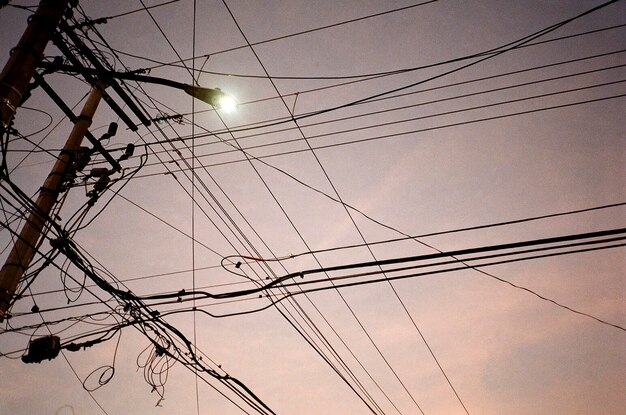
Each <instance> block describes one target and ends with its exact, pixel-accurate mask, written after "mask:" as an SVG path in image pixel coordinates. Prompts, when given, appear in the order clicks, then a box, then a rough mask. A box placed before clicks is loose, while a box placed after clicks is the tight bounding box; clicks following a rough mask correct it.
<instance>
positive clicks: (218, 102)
mask: <svg viewBox="0 0 626 415" xmlns="http://www.w3.org/2000/svg"><path fill="white" fill-rule="evenodd" d="M184 89H185V92H186V93H187V94H189V95H191V96H192V97H194V98H197V99H199V100H200V101H203V102H206V103H207V104H209V105H211V106H212V107H214V108H217V109H221V110H224V111H227V112H230V111H234V110H235V109H237V101H236V100H235V98H233V97H232V96H230V95H228V94H226V93H224V92H222V90H221V89H219V88H203V87H201V86H195V85H185V86H184Z"/></svg>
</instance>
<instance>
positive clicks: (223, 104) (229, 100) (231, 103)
mask: <svg viewBox="0 0 626 415" xmlns="http://www.w3.org/2000/svg"><path fill="white" fill-rule="evenodd" d="M217 108H219V109H221V110H223V111H225V112H232V111H235V110H236V109H237V100H236V99H235V98H233V97H231V96H230V95H226V94H224V95H222V96H221V97H220V98H219V99H218V107H217Z"/></svg>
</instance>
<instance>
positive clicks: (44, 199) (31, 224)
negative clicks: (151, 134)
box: [0, 83, 104, 319]
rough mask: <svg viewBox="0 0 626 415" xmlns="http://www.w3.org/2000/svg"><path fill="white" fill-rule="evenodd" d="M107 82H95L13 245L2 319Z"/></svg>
mask: <svg viewBox="0 0 626 415" xmlns="http://www.w3.org/2000/svg"><path fill="white" fill-rule="evenodd" d="M103 92H104V86H103V85H102V84H100V83H98V84H97V85H95V86H93V87H92V89H91V93H90V94H89V97H88V98H87V102H85V105H84V107H83V110H82V112H81V113H80V116H79V117H78V120H77V121H76V124H74V128H73V129H72V132H71V133H70V135H69V137H68V138H67V142H66V143H65V146H64V147H63V150H62V151H61V154H60V155H59V156H58V158H57V161H56V162H55V163H54V166H53V167H52V171H50V174H49V175H48V178H47V179H46V181H45V182H44V185H43V187H42V188H41V190H40V192H39V197H38V198H37V202H35V204H36V207H35V209H33V210H32V211H31V212H30V215H29V216H28V219H27V220H26V223H24V227H23V228H22V231H21V232H20V235H19V237H18V239H17V240H16V241H15V245H13V249H12V250H11V252H10V253H9V256H8V258H7V260H6V262H5V263H4V266H3V267H2V269H0V319H2V318H3V317H4V314H5V313H6V311H7V309H8V307H9V305H10V303H11V299H12V298H13V295H14V293H15V289H16V288H17V284H18V283H19V281H20V278H22V276H23V275H24V271H26V268H28V265H29V264H30V261H31V260H32V258H33V255H34V254H35V247H36V246H37V243H38V241H39V238H40V237H41V233H42V232H43V229H44V227H45V225H46V223H47V222H48V220H49V217H50V212H51V211H52V207H53V206H54V204H55V203H56V202H57V198H58V196H59V188H60V187H61V184H62V183H63V180H64V178H65V173H66V170H67V167H68V166H69V165H70V163H71V161H72V157H73V155H74V154H76V152H77V151H78V150H79V148H80V145H81V143H82V140H83V138H84V137H85V133H86V132H87V129H88V128H89V126H90V125H91V121H92V118H93V115H94V114H95V112H96V109H97V108H98V103H99V102H100V99H101V98H102V94H103Z"/></svg>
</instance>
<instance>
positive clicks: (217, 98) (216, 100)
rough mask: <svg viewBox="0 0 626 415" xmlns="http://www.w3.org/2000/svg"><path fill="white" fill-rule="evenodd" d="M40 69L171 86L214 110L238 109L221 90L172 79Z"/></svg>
mask: <svg viewBox="0 0 626 415" xmlns="http://www.w3.org/2000/svg"><path fill="white" fill-rule="evenodd" d="M39 67H41V68H44V69H46V70H48V71H61V72H68V73H77V74H89V75H95V76H97V77H99V79H101V80H102V81H104V82H106V80H107V78H113V79H125V80H129V81H137V82H146V83H150V84H158V85H164V86H169V87H171V88H176V89H181V90H183V91H185V92H186V93H187V94H189V95H191V96H192V97H194V98H196V99H199V100H200V101H202V102H206V103H207V104H209V105H210V106H212V107H213V108H216V109H221V110H223V111H227V112H230V111H233V110H235V109H237V101H236V100H235V98H234V97H233V96H231V95H229V94H227V93H225V92H223V91H222V90H221V89H219V88H204V87H201V86H197V85H189V84H185V83H183V82H178V81H173V80H171V79H166V78H158V77H156V76H148V75H142V74H138V73H133V72H115V71H101V70H97V69H93V68H79V67H76V66H72V65H65V64H63V63H57V62H41V63H40V64H39Z"/></svg>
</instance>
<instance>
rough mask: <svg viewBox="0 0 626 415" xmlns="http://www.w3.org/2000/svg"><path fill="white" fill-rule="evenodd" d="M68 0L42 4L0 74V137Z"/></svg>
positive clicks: (39, 60) (11, 119) (42, 0)
mask: <svg viewBox="0 0 626 415" xmlns="http://www.w3.org/2000/svg"><path fill="white" fill-rule="evenodd" d="M68 3H69V0H41V2H40V3H39V7H38V8H37V11H36V12H35V14H34V15H32V16H30V18H29V19H28V26H27V27H26V30H25V31H24V34H22V37H21V38H20V41H19V42H18V44H17V46H16V47H15V48H13V49H12V50H11V55H10V56H9V60H8V61H7V63H6V65H5V66H4V68H3V69H2V73H1V74H0V113H2V123H1V124H0V134H4V133H5V132H6V129H7V128H8V127H9V125H11V122H12V121H13V117H14V116H15V111H16V110H17V107H19V105H20V102H21V101H22V96H23V94H24V91H25V90H26V88H27V87H28V84H29V82H30V80H31V78H32V76H33V74H34V73H35V69H36V68H37V66H39V64H40V62H41V58H42V56H43V51H44V49H45V48H46V45H47V44H48V42H49V41H50V39H51V38H52V35H53V33H54V31H55V30H56V28H57V26H58V25H59V23H60V21H61V18H62V17H63V14H64V13H65V10H66V9H67V6H68Z"/></svg>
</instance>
